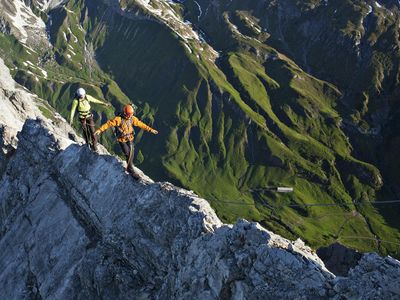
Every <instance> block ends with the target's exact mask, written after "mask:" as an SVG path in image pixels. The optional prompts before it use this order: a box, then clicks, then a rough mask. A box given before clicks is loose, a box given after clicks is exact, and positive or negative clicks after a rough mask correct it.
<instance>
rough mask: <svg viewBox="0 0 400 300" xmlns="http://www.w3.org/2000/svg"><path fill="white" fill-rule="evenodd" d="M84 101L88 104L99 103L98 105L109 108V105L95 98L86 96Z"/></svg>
mask: <svg viewBox="0 0 400 300" xmlns="http://www.w3.org/2000/svg"><path fill="white" fill-rule="evenodd" d="M86 99H87V100H88V101H89V102H92V103H99V104H103V105H105V106H111V104H109V103H106V102H104V101H101V100H98V99H96V98H95V97H92V96H90V95H86Z"/></svg>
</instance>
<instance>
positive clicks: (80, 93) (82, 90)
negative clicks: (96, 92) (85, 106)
mask: <svg viewBox="0 0 400 300" xmlns="http://www.w3.org/2000/svg"><path fill="white" fill-rule="evenodd" d="M76 95H77V96H78V97H79V98H82V97H85V95H86V91H85V90H84V89H83V88H79V89H78V90H77V91H76Z"/></svg>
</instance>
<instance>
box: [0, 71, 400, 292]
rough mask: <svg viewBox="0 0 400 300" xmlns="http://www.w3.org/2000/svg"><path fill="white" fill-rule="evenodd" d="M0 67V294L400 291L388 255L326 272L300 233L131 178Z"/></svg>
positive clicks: (398, 270) (397, 269) (398, 265)
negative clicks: (275, 229) (229, 214)
mask: <svg viewBox="0 0 400 300" xmlns="http://www.w3.org/2000/svg"><path fill="white" fill-rule="evenodd" d="M0 66H1V68H0V69H1V72H2V73H1V76H0V78H1V79H0V80H1V82H0V91H1V93H0V95H1V97H0V102H1V107H2V111H3V112H5V113H2V114H0V124H1V127H2V128H3V129H2V130H1V132H0V136H1V139H0V140H1V143H2V144H1V145H2V148H3V149H11V148H12V149H14V150H13V151H9V152H5V151H4V150H3V152H2V155H1V159H2V168H3V169H4V172H3V174H2V178H1V181H0V195H1V198H0V203H1V214H0V270H2V271H1V272H0V298H2V299H24V298H45V299H46V298H71V299H72V298H73V299H83V298H89V299H94V298H99V297H101V298H106V299H128V298H132V297H134V298H137V299H148V298H150V299H153V298H162V299H166V298H168V299H188V298H191V299H217V298H221V299H228V298H232V299H246V298H247V299H265V298H276V297H279V298H299V297H302V298H334V299H340V298H342V297H347V298H377V297H379V298H382V297H385V298H389V299H394V298H397V297H399V296H400V285H399V282H400V262H399V261H397V260H395V259H393V258H391V257H386V258H382V257H379V256H378V255H376V254H365V255H363V257H362V258H361V259H360V261H359V262H358V264H357V265H356V266H355V267H354V268H353V269H352V270H350V272H349V273H348V275H347V277H336V276H335V275H333V274H332V273H331V272H329V271H328V270H327V269H326V268H325V266H324V264H323V262H322V261H321V260H320V259H319V258H318V256H317V255H316V253H315V252H314V251H312V250H311V249H310V248H309V247H307V246H305V245H304V243H303V242H302V241H301V240H297V241H294V242H293V241H289V240H287V239H284V238H282V237H280V236H278V235H276V234H274V233H272V232H270V231H268V230H265V229H264V228H262V227H261V226H260V225H259V224H257V223H249V222H247V221H245V220H239V221H238V222H237V223H236V224H235V225H227V224H223V223H222V222H221V221H220V220H219V219H218V217H217V216H216V214H215V212H214V211H213V210H212V208H211V207H210V205H209V204H208V202H207V201H206V200H204V199H201V198H199V197H198V196H196V195H195V194H194V193H192V192H190V191H186V190H183V189H180V188H178V187H175V186H173V185H171V184H169V183H155V182H153V181H151V180H150V179H146V178H144V179H143V180H142V181H141V182H133V181H132V179H131V178H130V177H129V176H128V175H127V174H125V173H124V172H123V168H122V166H121V162H120V161H119V160H117V159H116V158H115V157H113V156H111V155H109V154H108V153H107V152H105V151H104V150H103V151H102V154H101V155H98V154H94V153H92V152H90V151H89V150H88V149H87V148H86V147H85V146H82V145H80V144H79V142H80V139H79V138H77V137H76V136H75V134H74V133H73V131H72V129H71V127H69V125H68V124H67V123H66V122H65V121H64V120H63V119H62V118H61V117H58V116H57V117H55V118H54V119H47V118H45V117H44V116H43V115H42V113H41V112H40V109H38V108H37V106H38V105H40V100H39V99H35V98H34V97H33V96H32V95H31V94H28V93H27V92H26V91H24V90H23V89H20V88H18V87H16V86H15V84H14V82H13V81H12V80H11V77H10V76H9V74H8V75H7V70H6V68H5V67H4V65H3V64H1V65H0ZM4 108H5V109H4ZM22 124H24V125H23V127H22V130H21V125H22ZM17 131H19V133H18V135H17V138H16V137H15V133H16V132H17ZM7 132H8V134H5V133H7Z"/></svg>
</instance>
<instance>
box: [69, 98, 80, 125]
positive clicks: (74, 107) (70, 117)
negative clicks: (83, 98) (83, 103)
mask: <svg viewBox="0 0 400 300" xmlns="http://www.w3.org/2000/svg"><path fill="white" fill-rule="evenodd" d="M77 106H78V100H76V99H74V101H72V107H71V114H70V116H69V124H70V125H71V124H72V120H73V119H74V115H75V110H76V108H77Z"/></svg>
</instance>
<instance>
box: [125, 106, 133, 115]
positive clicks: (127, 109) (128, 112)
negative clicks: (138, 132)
mask: <svg viewBox="0 0 400 300" xmlns="http://www.w3.org/2000/svg"><path fill="white" fill-rule="evenodd" d="M124 115H125V117H128V118H130V117H131V116H132V115H133V107H132V105H129V104H128V105H125V107H124Z"/></svg>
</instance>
